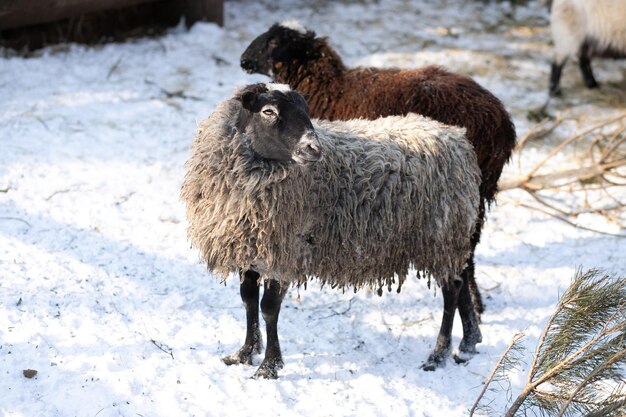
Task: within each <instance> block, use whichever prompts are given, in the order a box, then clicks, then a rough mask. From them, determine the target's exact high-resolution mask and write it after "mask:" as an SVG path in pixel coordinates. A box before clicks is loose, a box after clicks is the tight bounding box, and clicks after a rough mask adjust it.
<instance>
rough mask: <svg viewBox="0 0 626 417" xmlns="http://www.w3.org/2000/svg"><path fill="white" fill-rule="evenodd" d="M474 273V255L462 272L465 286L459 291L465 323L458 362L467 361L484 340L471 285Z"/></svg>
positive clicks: (459, 307)
mask: <svg viewBox="0 0 626 417" xmlns="http://www.w3.org/2000/svg"><path fill="white" fill-rule="evenodd" d="M473 274H474V259H473V256H472V257H470V259H469V260H468V264H467V267H466V268H465V270H464V271H463V273H462V274H461V277H462V278H463V286H462V287H461V290H460V292H459V300H458V309H459V315H460V316H461V322H462V323H463V339H462V340H461V344H460V345H459V354H458V355H455V357H454V359H455V360H456V362H457V363H460V362H465V361H466V360H468V359H469V357H470V356H471V355H473V354H475V353H476V344H477V343H480V342H482V340H483V336H482V334H481V332H480V327H479V323H480V316H479V314H478V311H477V309H476V306H475V304H474V299H473V296H472V293H471V288H470V286H469V284H470V283H469V277H470V276H473Z"/></svg>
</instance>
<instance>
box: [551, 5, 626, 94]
mask: <svg viewBox="0 0 626 417" xmlns="http://www.w3.org/2000/svg"><path fill="white" fill-rule="evenodd" d="M550 28H551V30H552V38H553V40H554V60H553V61H552V69H551V73H550V95H553V96H554V95H559V94H560V93H561V90H560V87H559V81H560V79H561V71H562V70H563V67H564V66H565V63H566V62H567V60H568V59H570V58H575V57H576V58H578V65H579V66H580V71H581V73H582V77H583V81H584V82H585V85H586V86H587V87H588V88H596V87H598V82H597V81H596V79H595V77H594V76H593V72H592V70H591V58H593V57H605V58H625V57H626V0H596V1H589V0H553V1H552V4H551V14H550Z"/></svg>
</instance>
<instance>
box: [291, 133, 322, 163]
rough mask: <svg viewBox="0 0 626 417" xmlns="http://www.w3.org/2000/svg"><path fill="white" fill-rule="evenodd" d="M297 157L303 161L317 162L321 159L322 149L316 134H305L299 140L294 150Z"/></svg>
mask: <svg viewBox="0 0 626 417" xmlns="http://www.w3.org/2000/svg"><path fill="white" fill-rule="evenodd" d="M296 155H297V159H301V160H303V161H305V162H317V161H319V160H320V159H322V149H321V147H320V143H319V139H318V138H317V135H315V134H313V135H307V136H305V137H304V138H303V139H302V140H301V141H300V145H299V146H298V149H297V150H296Z"/></svg>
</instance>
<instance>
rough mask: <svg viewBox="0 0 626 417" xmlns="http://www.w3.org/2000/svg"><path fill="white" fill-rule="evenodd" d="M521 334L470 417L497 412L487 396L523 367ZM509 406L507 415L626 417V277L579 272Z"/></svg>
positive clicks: (499, 363)
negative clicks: (509, 373)
mask: <svg viewBox="0 0 626 417" xmlns="http://www.w3.org/2000/svg"><path fill="white" fill-rule="evenodd" d="M522 336H523V335H519V334H518V335H515V337H514V338H513V341H512V342H511V344H510V345H509V347H508V348H507V350H506V351H505V353H504V354H503V355H502V357H501V358H500V360H499V361H498V363H497V365H496V367H495V369H494V371H493V372H492V374H491V375H490V377H489V378H488V379H487V381H486V383H485V387H484V388H483V391H482V392H481V393H480V395H479V398H478V399H477V401H476V403H475V404H474V406H473V407H472V410H471V411H470V417H471V416H473V414H474V411H475V410H477V409H478V410H483V411H487V412H489V413H490V414H492V413H493V410H491V409H490V407H489V404H488V403H487V404H485V402H486V396H485V393H486V392H487V391H488V390H491V391H493V389H492V388H490V386H491V385H492V383H494V382H496V383H497V385H500V386H501V387H502V384H501V381H507V382H508V377H507V372H508V371H509V370H511V369H513V368H516V367H519V364H520V363H521V361H522V359H523V354H520V350H521V349H522V346H521V343H520V340H521V339H522ZM502 389H504V388H502ZM507 392H510V390H509V389H507ZM508 404H510V406H509V407H508V409H507V410H506V412H505V413H504V417H520V416H542V417H543V416H546V417H624V416H626V278H624V277H616V276H613V275H608V274H604V273H602V272H601V271H599V270H596V269H591V270H589V271H586V272H585V273H583V272H582V271H580V270H579V271H578V272H577V273H576V275H575V277H574V280H573V282H572V284H571V285H570V287H569V289H568V290H567V291H566V292H565V294H563V296H562V297H561V300H560V301H559V303H558V305H557V307H556V310H555V312H554V313H553V314H552V316H551V317H550V320H549V321H548V324H547V325H546V327H545V329H544V331H543V333H542V335H541V337H540V339H539V343H538V346H537V349H536V351H535V355H534V357H533V360H532V363H531V365H530V371H529V374H528V379H527V381H526V385H525V387H524V388H523V390H522V392H521V393H520V394H519V396H518V397H517V398H516V399H515V400H514V401H509V402H508Z"/></svg>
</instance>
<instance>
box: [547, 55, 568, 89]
mask: <svg viewBox="0 0 626 417" xmlns="http://www.w3.org/2000/svg"><path fill="white" fill-rule="evenodd" d="M565 62H566V60H563V62H561V63H557V62H556V61H553V62H552V68H551V69H550V95H551V96H560V95H561V88H560V87H559V82H560V80H561V72H562V71H563V67H564V66H565Z"/></svg>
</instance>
